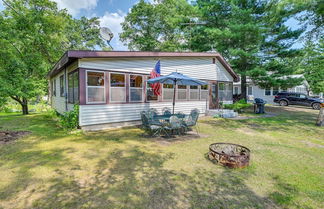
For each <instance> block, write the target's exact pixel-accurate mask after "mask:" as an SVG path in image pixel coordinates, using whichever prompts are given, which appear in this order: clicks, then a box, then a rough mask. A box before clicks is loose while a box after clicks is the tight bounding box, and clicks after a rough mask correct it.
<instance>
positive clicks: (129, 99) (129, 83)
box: [120, 73, 145, 103]
mask: <svg viewBox="0 0 324 209" xmlns="http://www.w3.org/2000/svg"><path fill="white" fill-rule="evenodd" d="M125 75H126V74H125ZM132 75H135V76H141V77H142V87H141V88H138V87H131V82H130V81H131V76H132ZM125 82H126V80H125ZM125 87H126V85H125ZM120 88H122V87H120ZM131 89H142V100H138V101H132V100H131V98H132V97H131ZM128 95H129V97H128V102H129V103H139V102H144V101H145V99H144V75H141V74H136V73H129V75H128Z"/></svg>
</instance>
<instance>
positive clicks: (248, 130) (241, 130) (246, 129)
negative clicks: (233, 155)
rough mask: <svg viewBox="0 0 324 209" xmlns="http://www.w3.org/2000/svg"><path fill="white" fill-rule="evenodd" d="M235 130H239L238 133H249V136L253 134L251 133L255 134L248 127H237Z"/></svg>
mask: <svg viewBox="0 0 324 209" xmlns="http://www.w3.org/2000/svg"><path fill="white" fill-rule="evenodd" d="M235 130H236V131H238V132H240V133H242V134H246V135H249V136H253V135H255V134H256V132H255V131H254V130H252V129H249V128H245V127H243V128H237V129H235Z"/></svg>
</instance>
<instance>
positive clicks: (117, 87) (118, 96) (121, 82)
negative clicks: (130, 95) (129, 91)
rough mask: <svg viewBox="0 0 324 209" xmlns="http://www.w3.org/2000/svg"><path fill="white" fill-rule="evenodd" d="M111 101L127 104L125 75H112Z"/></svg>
mask: <svg viewBox="0 0 324 209" xmlns="http://www.w3.org/2000/svg"><path fill="white" fill-rule="evenodd" d="M110 101H111V102H126V83H125V74H119V73H111V74H110Z"/></svg>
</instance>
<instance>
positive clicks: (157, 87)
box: [150, 60, 161, 96]
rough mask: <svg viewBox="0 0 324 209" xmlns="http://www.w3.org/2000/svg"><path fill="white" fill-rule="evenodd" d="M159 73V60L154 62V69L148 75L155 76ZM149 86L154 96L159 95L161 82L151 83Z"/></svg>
mask: <svg viewBox="0 0 324 209" xmlns="http://www.w3.org/2000/svg"><path fill="white" fill-rule="evenodd" d="M160 75H161V65H160V60H159V61H158V62H157V63H156V64H155V67H154V69H153V70H152V72H151V74H150V77H151V78H156V77H159V76H160ZM151 88H152V89H153V93H154V95H156V96H160V95H161V84H160V83H152V84H151Z"/></svg>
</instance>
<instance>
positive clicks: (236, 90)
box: [234, 86, 239, 95]
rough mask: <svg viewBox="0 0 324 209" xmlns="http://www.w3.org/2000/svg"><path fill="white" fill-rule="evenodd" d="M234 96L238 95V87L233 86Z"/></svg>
mask: <svg viewBox="0 0 324 209" xmlns="http://www.w3.org/2000/svg"><path fill="white" fill-rule="evenodd" d="M234 94H236V95H238V94H239V87H238V86H234Z"/></svg>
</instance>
